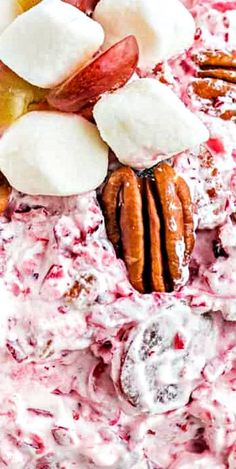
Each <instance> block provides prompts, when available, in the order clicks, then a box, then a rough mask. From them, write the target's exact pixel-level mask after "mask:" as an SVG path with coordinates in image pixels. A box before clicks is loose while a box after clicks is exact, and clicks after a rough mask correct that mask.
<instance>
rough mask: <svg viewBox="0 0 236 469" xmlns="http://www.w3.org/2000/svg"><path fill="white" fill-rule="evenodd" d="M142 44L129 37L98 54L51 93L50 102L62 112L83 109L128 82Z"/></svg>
mask: <svg viewBox="0 0 236 469" xmlns="http://www.w3.org/2000/svg"><path fill="white" fill-rule="evenodd" d="M138 56H139V51H138V44H137V41H136V39H135V37H134V36H127V37H125V38H124V39H122V40H121V41H119V42H117V43H116V44H114V46H112V47H111V48H110V49H108V50H107V51H106V52H104V53H102V54H101V55H99V56H98V57H96V58H95V59H94V60H93V61H92V62H90V63H89V64H88V65H86V66H85V67H84V68H82V69H80V70H79V71H78V72H76V73H75V74H74V75H73V76H72V77H71V78H69V79H68V80H66V81H65V82H64V83H62V84H61V85H59V86H58V87H56V88H54V89H53V90H51V91H50V92H49V94H48V97H47V100H48V103H49V104H50V105H51V106H52V107H54V108H56V109H59V110H60V111H64V112H79V111H80V110H81V109H83V108H84V107H88V106H89V105H94V104H95V103H96V102H97V101H98V99H99V97H100V96H101V95H102V94H103V93H105V92H107V91H114V90H116V89H118V88H120V87H122V86H123V85H125V83H127V81H128V80H129V79H130V78H131V76H132V75H133V73H134V70H135V68H136V66H137V63H138Z"/></svg>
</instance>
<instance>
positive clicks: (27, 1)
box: [17, 0, 41, 11]
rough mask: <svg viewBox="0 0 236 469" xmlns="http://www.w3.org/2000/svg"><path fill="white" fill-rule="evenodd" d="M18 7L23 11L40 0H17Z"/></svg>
mask: <svg viewBox="0 0 236 469" xmlns="http://www.w3.org/2000/svg"><path fill="white" fill-rule="evenodd" d="M17 2H18V3H19V5H20V7H21V8H22V10H23V11H26V10H29V9H30V8H32V7H35V5H37V4H38V3H39V2H41V0H17Z"/></svg>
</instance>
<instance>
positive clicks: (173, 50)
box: [93, 0, 195, 70]
mask: <svg viewBox="0 0 236 469" xmlns="http://www.w3.org/2000/svg"><path fill="white" fill-rule="evenodd" d="M93 17H94V19H96V20H97V21H98V22H99V23H100V24H101V25H102V26H103V28H104V31H105V43H104V45H103V49H107V48H109V47H110V46H112V45H113V44H115V43H116V42H118V41H119V40H120V39H122V38H124V37H125V36H128V35H129V34H133V35H134V36H135V37H136V38H137V41H138V45H139V50H140V56H139V67H141V68H143V69H145V70H146V69H149V70H150V69H152V68H154V67H155V65H157V64H158V63H159V62H162V61H163V60H166V59H169V58H170V57H173V56H174V55H176V54H179V53H181V52H183V51H184V50H185V49H188V48H189V47H190V46H191V45H192V43H193V40H194V32H195V24H194V20H193V17H192V16H191V14H190V13H189V12H188V10H187V9H186V8H185V7H184V6H183V5H182V3H181V2H180V1H179V0H167V1H165V0H158V1H155V2H153V1H152V0H135V1H134V0H120V1H119V2H118V3H117V2H114V1H113V0H100V1H99V3H98V4H97V6H96V9H95V12H94V14H93Z"/></svg>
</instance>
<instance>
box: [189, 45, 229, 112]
mask: <svg viewBox="0 0 236 469" xmlns="http://www.w3.org/2000/svg"><path fill="white" fill-rule="evenodd" d="M193 60H194V62H195V63H196V64H197V66H198V67H199V70H198V72H197V77H198V79H197V80H195V81H194V82H193V83H192V88H193V91H194V93H195V94H196V95H198V96H199V97H200V98H202V99H207V100H210V101H212V102H211V104H210V105H209V107H212V108H214V100H215V99H217V98H222V97H227V98H229V99H231V100H232V108H231V105H230V103H229V107H230V108H229V109H226V110H224V112H222V113H219V117H221V118H222V119H225V120H229V119H232V118H234V117H235V114H236V109H235V101H236V53H235V51H233V52H221V51H206V52H204V53H200V54H198V55H195V56H193ZM217 115H218V111H217Z"/></svg>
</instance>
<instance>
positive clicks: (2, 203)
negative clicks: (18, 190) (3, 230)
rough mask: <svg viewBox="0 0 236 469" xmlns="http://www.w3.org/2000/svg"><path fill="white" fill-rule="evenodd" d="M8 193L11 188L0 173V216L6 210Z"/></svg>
mask: <svg viewBox="0 0 236 469" xmlns="http://www.w3.org/2000/svg"><path fill="white" fill-rule="evenodd" d="M10 193H11V187H10V185H9V183H8V181H7V179H6V178H5V176H4V175H3V174H2V173H1V172H0V215H1V214H2V213H4V212H5V210H6V208H7V205H8V201H9V197H10Z"/></svg>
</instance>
